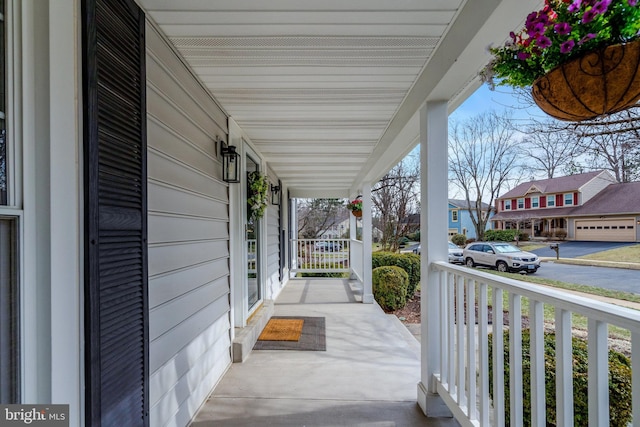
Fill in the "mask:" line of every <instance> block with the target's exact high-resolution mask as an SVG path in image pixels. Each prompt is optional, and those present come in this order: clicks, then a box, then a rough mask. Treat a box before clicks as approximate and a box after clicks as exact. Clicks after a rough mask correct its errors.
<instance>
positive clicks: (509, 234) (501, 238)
mask: <svg viewBox="0 0 640 427" xmlns="http://www.w3.org/2000/svg"><path fill="white" fill-rule="evenodd" d="M516 234H517V235H518V240H520V241H521V242H526V241H527V240H529V235H528V234H527V233H525V232H523V231H519V230H513V229H512V230H487V231H485V232H484V240H485V241H487V242H512V241H514V240H515V239H516Z"/></svg>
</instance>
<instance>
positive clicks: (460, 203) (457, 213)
mask: <svg viewBox="0 0 640 427" xmlns="http://www.w3.org/2000/svg"><path fill="white" fill-rule="evenodd" d="M475 203H476V202H475V200H474V201H471V204H472V206H473V205H474V204H475ZM493 214H494V210H493V209H491V206H489V205H488V204H487V203H484V202H482V215H484V216H485V218H486V215H489V217H492V216H493ZM404 223H406V224H413V225H415V226H416V229H419V228H420V214H412V215H409V216H408V217H407V218H405V219H404ZM448 223H449V227H448V234H449V238H451V236H453V235H454V234H464V235H465V236H467V238H468V239H475V238H476V228H475V226H474V225H473V221H472V220H471V210H470V209H469V207H468V204H467V201H466V200H461V199H449V212H448ZM485 229H486V230H489V229H491V221H489V222H487V226H486V228H485Z"/></svg>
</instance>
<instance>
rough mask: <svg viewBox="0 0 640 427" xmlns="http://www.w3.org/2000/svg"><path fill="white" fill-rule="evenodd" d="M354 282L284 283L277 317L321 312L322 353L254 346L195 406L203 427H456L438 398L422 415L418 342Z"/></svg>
mask: <svg viewBox="0 0 640 427" xmlns="http://www.w3.org/2000/svg"><path fill="white" fill-rule="evenodd" d="M360 301H361V290H360V289H359V287H358V285H357V284H356V283H355V282H349V281H346V280H341V279H295V280H291V281H289V283H288V284H287V286H286V287H285V289H284V290H283V291H282V294H281V295H280V297H279V298H278V300H277V301H276V303H275V315H276V316H321V317H324V318H325V320H326V344H327V350H326V351H292V350H260V351H256V350H253V351H252V353H251V355H250V356H249V358H248V359H247V360H246V361H245V362H244V363H235V364H233V365H232V366H231V368H230V369H229V371H228V372H227V374H226V375H225V376H224V377H223V379H222V381H221V382H220V384H218V386H217V387H216V389H215V390H214V393H213V395H212V396H211V397H210V399H209V401H208V402H207V403H206V404H205V405H204V407H203V408H202V409H201V410H200V413H199V414H198V415H197V417H196V420H195V421H194V422H193V424H192V426H193V427H205V426H211V427H213V426H216V427H218V426H278V427H286V426H376V427H382V426H406V427H413V426H433V427H440V426H442V427H444V426H447V427H449V426H458V423H457V422H456V421H455V420H453V418H451V414H450V412H449V411H448V410H447V408H446V407H445V406H444V403H442V401H441V400H440V399H439V398H437V397H434V398H433V399H432V401H431V402H430V404H431V405H432V407H433V413H435V414H438V415H441V417H439V418H426V417H425V416H424V415H423V413H422V411H421V410H420V408H419V406H418V404H417V403H416V399H417V384H418V382H419V380H420V345H419V343H418V342H417V341H416V340H415V339H414V338H413V337H412V336H411V335H410V334H409V333H408V332H407V329H406V328H405V327H404V326H403V325H402V323H401V322H400V321H399V320H398V319H397V318H396V317H395V316H392V315H387V314H385V313H384V312H383V311H382V310H381V309H380V307H379V306H378V305H377V304H362V303H361V302H360Z"/></svg>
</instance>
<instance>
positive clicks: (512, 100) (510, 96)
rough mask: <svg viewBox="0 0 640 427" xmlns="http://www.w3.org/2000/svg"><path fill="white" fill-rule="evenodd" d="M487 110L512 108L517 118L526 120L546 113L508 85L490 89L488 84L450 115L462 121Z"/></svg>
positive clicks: (452, 118)
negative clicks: (524, 100)
mask: <svg viewBox="0 0 640 427" xmlns="http://www.w3.org/2000/svg"><path fill="white" fill-rule="evenodd" d="M486 110H495V111H498V112H499V111H504V110H511V112H512V114H513V117H514V118H515V119H519V120H522V121H523V122H526V121H527V120H528V119H529V117H531V116H533V117H536V118H544V113H542V111H540V109H539V108H538V107H535V106H529V107H528V108H527V105H526V104H525V103H524V102H523V100H522V99H519V95H518V94H517V93H515V92H514V91H513V89H512V88H510V87H507V86H497V87H496V89H495V90H493V91H492V90H490V89H489V86H487V85H486V84H484V85H482V86H481V87H480V88H479V89H478V90H476V92H475V93H474V94H473V95H471V96H470V97H469V98H467V100H466V101H465V102H464V103H463V104H462V105H460V107H458V108H457V109H456V110H455V111H454V112H453V113H452V114H451V115H450V116H449V119H450V120H455V121H461V120H464V119H465V118H468V117H471V116H474V115H477V114H480V113H481V112H483V111H486Z"/></svg>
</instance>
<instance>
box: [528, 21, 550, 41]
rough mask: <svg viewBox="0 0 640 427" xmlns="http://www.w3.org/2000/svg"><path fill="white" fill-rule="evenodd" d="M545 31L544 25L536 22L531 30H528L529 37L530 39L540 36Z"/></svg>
mask: <svg viewBox="0 0 640 427" xmlns="http://www.w3.org/2000/svg"><path fill="white" fill-rule="evenodd" d="M546 30H547V29H546V28H545V26H544V24H543V23H542V22H538V23H536V24H535V25H534V26H533V27H532V28H531V30H529V36H530V37H534V38H535V37H536V36H539V35H540V36H541V35H543V34H544V33H545V31H546Z"/></svg>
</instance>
